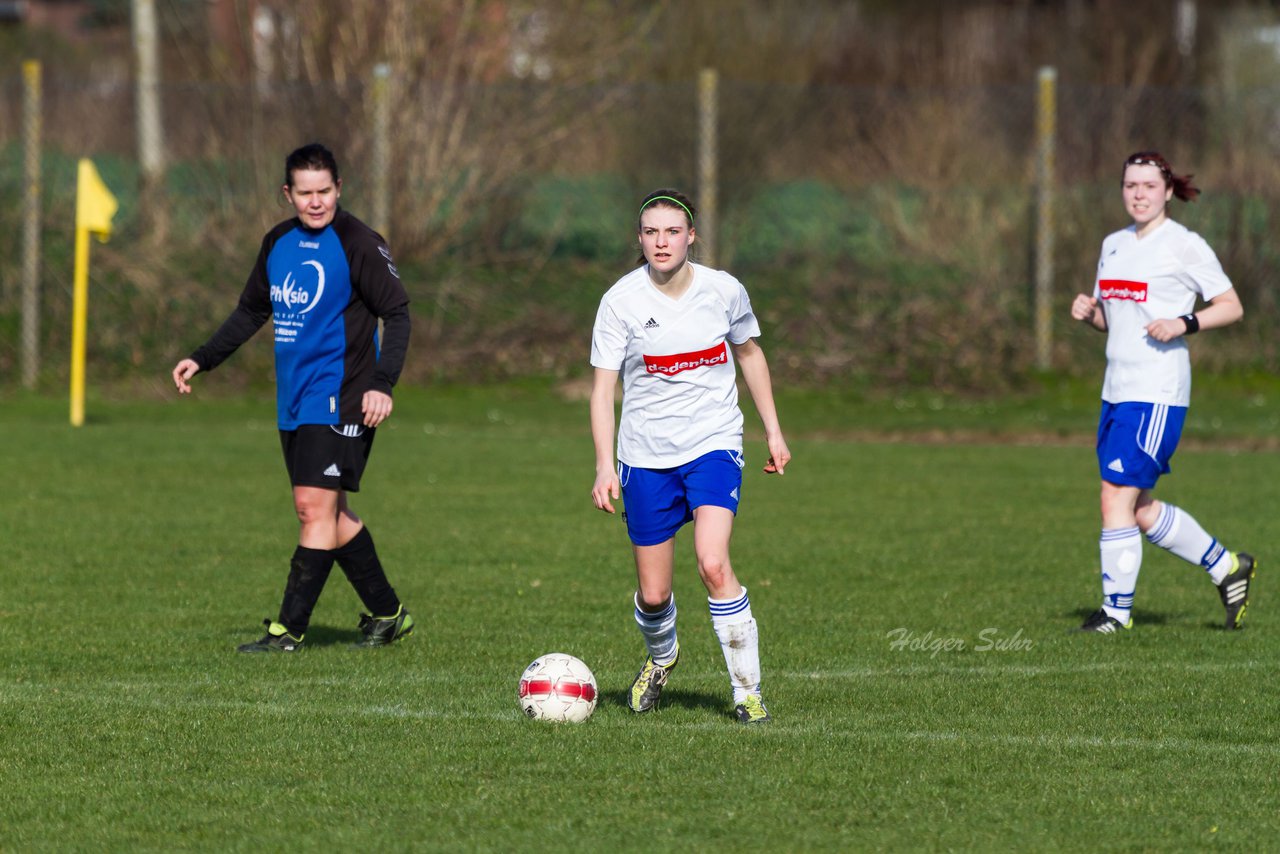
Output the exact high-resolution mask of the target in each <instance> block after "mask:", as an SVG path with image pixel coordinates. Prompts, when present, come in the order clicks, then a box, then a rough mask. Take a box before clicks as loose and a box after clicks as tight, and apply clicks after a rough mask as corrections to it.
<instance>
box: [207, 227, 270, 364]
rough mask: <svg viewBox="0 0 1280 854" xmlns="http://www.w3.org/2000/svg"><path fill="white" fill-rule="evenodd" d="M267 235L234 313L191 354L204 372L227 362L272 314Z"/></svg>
mask: <svg viewBox="0 0 1280 854" xmlns="http://www.w3.org/2000/svg"><path fill="white" fill-rule="evenodd" d="M270 237H271V235H268V237H267V238H264V239H263V241H262V250H261V251H260V252H259V253H258V261H257V263H256V264H254V265H253V271H252V272H251V273H250V274H249V280H248V281H247V282H246V283H245V286H244V291H242V292H241V294H240V301H239V302H238V303H237V304H236V307H235V309H234V310H233V311H232V312H231V315H230V316H229V317H228V318H227V319H226V320H224V321H223V322H222V326H220V327H218V331H217V332H215V333H213V337H212V338H210V339H209V340H208V341H206V342H205V343H204V344H203V345H202V346H201V347H200V348H199V349H197V350H196V351H195V352H194V353H192V354H191V358H192V360H194V361H195V363H196V364H197V365H199V366H200V370H202V371H212V370H213V369H214V368H216V367H218V365H220V364H222V363H223V362H224V361H226V359H227V357H229V356H230V355H231V354H232V353H234V352H235V351H236V350H237V349H239V347H240V345H241V344H243V343H244V342H246V341H248V340H249V339H250V338H252V337H253V335H254V333H255V332H257V331H258V330H259V329H261V328H262V325H263V324H264V323H266V322H267V318H269V317H270V316H271V286H270V284H269V283H268V281H267V253H268V252H269V251H270V242H269V238H270Z"/></svg>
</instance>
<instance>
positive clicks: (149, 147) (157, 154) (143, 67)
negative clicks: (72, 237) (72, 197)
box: [133, 0, 167, 239]
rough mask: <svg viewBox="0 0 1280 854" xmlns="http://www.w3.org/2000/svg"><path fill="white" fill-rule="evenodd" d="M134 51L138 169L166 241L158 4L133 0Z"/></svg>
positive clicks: (157, 233)
mask: <svg viewBox="0 0 1280 854" xmlns="http://www.w3.org/2000/svg"><path fill="white" fill-rule="evenodd" d="M133 47H134V52H135V54H136V56H137V62H138V77H137V83H136V88H135V98H136V99H137V110H138V166H139V169H140V171H141V174H142V194H141V205H140V207H141V209H142V212H143V215H144V216H145V217H146V219H147V222H148V225H149V226H150V227H151V228H152V229H153V235H152V236H153V237H157V238H161V239H162V238H163V234H164V231H165V230H166V223H167V217H166V216H165V212H164V211H163V210H162V209H161V205H162V204H163V199H162V197H161V193H160V192H159V191H160V189H161V186H162V182H163V179H164V170H165V153H164V129H163V126H162V125H161V119H160V36H159V27H158V26H157V24H156V5H155V0H133Z"/></svg>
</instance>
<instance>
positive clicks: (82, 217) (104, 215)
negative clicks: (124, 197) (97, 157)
mask: <svg viewBox="0 0 1280 854" xmlns="http://www.w3.org/2000/svg"><path fill="white" fill-rule="evenodd" d="M119 208H120V205H119V203H117V202H116V197H115V196H113V195H111V191H110V190H108V189H107V185H106V184H104V183H102V177H101V176H100V175H98V170H97V169H96V168H95V167H94V165H93V161H92V160H90V159H88V158H87V157H82V158H80V169H79V173H78V175H77V179H76V228H83V229H84V230H85V231H95V232H97V233H98V235H99V239H100V240H101V241H102V242H103V243H105V242H106V240H107V238H108V237H110V236H111V218H112V217H113V216H115V215H116V211H117V210H119Z"/></svg>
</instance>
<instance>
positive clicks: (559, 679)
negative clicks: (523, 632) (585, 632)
mask: <svg viewBox="0 0 1280 854" xmlns="http://www.w3.org/2000/svg"><path fill="white" fill-rule="evenodd" d="M596 695H597V691H596V677H595V676H593V675H592V673H591V668H589V667H587V665H585V664H583V663H582V660H581V659H578V658H574V657H573V656H572V655H569V654H567V653H563V652H551V653H547V654H546V655H543V656H539V657H538V658H536V659H534V661H533V663H532V664H530V665H529V666H528V667H526V668H525V669H524V673H522V674H520V687H519V697H520V709H521V710H522V711H523V712H524V713H525V714H526V715H528V716H529V717H531V718H533V719H534V720H538V721H567V722H568V723H580V722H582V721H585V720H586V719H587V718H589V717H591V713H592V712H594V711H595V710H596Z"/></svg>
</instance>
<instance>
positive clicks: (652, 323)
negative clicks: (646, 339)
mask: <svg viewBox="0 0 1280 854" xmlns="http://www.w3.org/2000/svg"><path fill="white" fill-rule="evenodd" d="M659 325H660V324H659V323H658V321H656V320H654V319H653V318H652V317H651V318H649V320H648V322H646V323H645V325H644V328H645V329H657V328H658V326H659Z"/></svg>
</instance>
